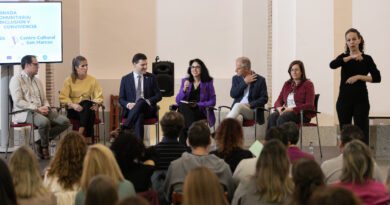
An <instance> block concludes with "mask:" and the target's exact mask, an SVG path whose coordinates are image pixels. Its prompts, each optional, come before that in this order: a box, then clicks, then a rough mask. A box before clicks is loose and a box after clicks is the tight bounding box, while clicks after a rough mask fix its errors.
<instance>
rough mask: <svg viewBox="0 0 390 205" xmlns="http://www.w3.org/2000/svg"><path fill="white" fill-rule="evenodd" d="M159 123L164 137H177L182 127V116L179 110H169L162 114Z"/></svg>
mask: <svg viewBox="0 0 390 205" xmlns="http://www.w3.org/2000/svg"><path fill="white" fill-rule="evenodd" d="M160 124H161V129H162V131H163V134H164V137H168V138H178V137H179V136H180V134H181V132H182V130H183V128H184V117H183V115H182V114H181V113H179V112H175V111H169V112H166V113H165V114H164V116H163V117H162V119H161V121H160Z"/></svg>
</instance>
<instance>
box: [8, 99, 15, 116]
mask: <svg viewBox="0 0 390 205" xmlns="http://www.w3.org/2000/svg"><path fill="white" fill-rule="evenodd" d="M8 102H9V108H8V110H9V112H12V109H14V101H13V100H12V96H11V95H8Z"/></svg>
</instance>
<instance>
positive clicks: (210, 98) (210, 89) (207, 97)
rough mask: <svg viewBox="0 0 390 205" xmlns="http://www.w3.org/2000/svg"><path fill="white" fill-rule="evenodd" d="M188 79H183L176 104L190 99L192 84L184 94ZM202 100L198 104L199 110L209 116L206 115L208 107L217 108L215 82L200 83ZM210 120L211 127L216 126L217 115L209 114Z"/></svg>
mask: <svg viewBox="0 0 390 205" xmlns="http://www.w3.org/2000/svg"><path fill="white" fill-rule="evenodd" d="M186 80H187V79H186V78H183V79H182V80H181V86H180V90H179V93H178V94H177V95H176V104H177V105H179V104H180V101H181V100H188V99H189V97H190V92H191V88H192V83H191V82H190V87H189V90H188V91H187V92H185V93H183V87H184V82H185V81H186ZM199 86H200V100H199V102H198V103H197V105H198V108H199V110H200V111H202V112H203V114H204V115H205V116H207V113H206V107H207V106H215V102H216V96H215V90H214V85H213V81H210V82H204V83H203V82H200V85H199ZM207 118H208V119H209V125H210V126H213V125H214V124H215V115H214V111H212V112H209V116H207Z"/></svg>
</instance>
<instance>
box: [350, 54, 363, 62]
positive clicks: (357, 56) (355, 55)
mask: <svg viewBox="0 0 390 205" xmlns="http://www.w3.org/2000/svg"><path fill="white" fill-rule="evenodd" d="M351 58H352V59H354V60H356V61H362V60H363V56H362V54H361V53H359V54H353V55H351Z"/></svg>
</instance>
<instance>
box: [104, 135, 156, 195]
mask: <svg viewBox="0 0 390 205" xmlns="http://www.w3.org/2000/svg"><path fill="white" fill-rule="evenodd" d="M111 150H112V152H113V153H114V155H115V158H116V161H117V163H118V165H119V167H120V169H121V171H122V174H123V176H124V177H125V179H127V180H129V181H131V182H132V183H133V185H134V188H135V191H136V192H144V191H147V190H149V188H150V187H151V185H152V182H151V181H150V178H151V176H152V174H153V171H154V161H153V160H150V159H147V158H149V157H146V156H145V155H146V148H145V145H144V143H143V142H142V140H141V139H140V138H139V137H138V136H137V135H135V133H134V132H129V131H128V130H124V131H122V132H120V133H119V135H118V137H116V138H115V141H114V142H113V143H112V145H111Z"/></svg>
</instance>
